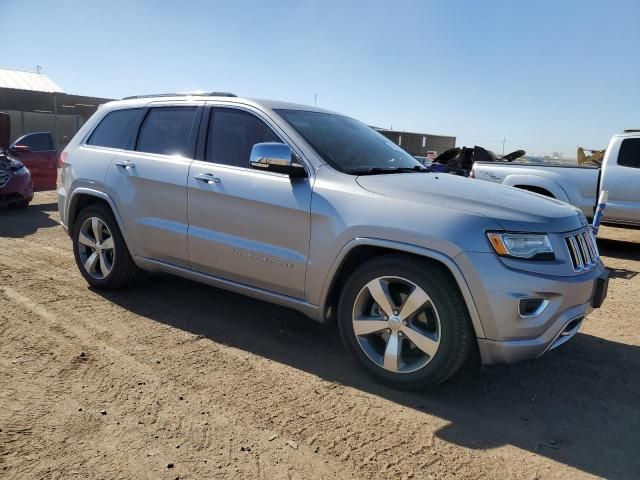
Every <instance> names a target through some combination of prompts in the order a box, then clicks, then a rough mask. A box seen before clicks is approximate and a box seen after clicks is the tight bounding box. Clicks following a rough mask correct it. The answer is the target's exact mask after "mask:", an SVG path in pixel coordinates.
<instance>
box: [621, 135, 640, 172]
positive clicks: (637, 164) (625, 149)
mask: <svg viewBox="0 0 640 480" xmlns="http://www.w3.org/2000/svg"><path fill="white" fill-rule="evenodd" d="M618 165H622V166H623V167H632V168H640V138H627V139H625V140H623V141H622V145H620V153H619V154H618Z"/></svg>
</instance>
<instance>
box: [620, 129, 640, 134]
mask: <svg viewBox="0 0 640 480" xmlns="http://www.w3.org/2000/svg"><path fill="white" fill-rule="evenodd" d="M624 133H640V128H625V130H624Z"/></svg>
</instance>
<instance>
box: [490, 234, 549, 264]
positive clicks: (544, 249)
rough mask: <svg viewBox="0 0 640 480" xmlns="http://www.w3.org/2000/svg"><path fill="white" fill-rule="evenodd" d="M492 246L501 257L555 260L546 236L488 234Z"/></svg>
mask: <svg viewBox="0 0 640 480" xmlns="http://www.w3.org/2000/svg"><path fill="white" fill-rule="evenodd" d="M487 237H489V242H491V246H492V247H493V249H494V250H495V251H496V253H497V254H498V255H500V256H501V257H516V258H530V259H534V260H553V259H554V258H555V256H554V255H553V247H552V246H551V242H550V241H549V237H548V236H547V235H546V234H541V233H499V232H487Z"/></svg>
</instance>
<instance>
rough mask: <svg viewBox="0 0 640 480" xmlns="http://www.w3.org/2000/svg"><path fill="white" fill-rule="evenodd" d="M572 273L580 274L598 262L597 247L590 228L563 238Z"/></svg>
mask: <svg viewBox="0 0 640 480" xmlns="http://www.w3.org/2000/svg"><path fill="white" fill-rule="evenodd" d="M564 240H565V243H566V244H567V249H568V250H569V257H570V258H571V264H572V267H573V271H574V272H578V273H582V272H588V271H589V270H591V269H593V268H594V267H596V266H597V265H598V263H599V261H600V253H599V252H598V245H597V244H596V239H595V237H594V236H593V232H592V231H591V227H588V228H587V229H586V230H581V231H579V232H576V233H572V234H570V235H566V236H565V237H564Z"/></svg>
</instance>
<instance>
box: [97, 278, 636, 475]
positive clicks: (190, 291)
mask: <svg viewBox="0 0 640 480" xmlns="http://www.w3.org/2000/svg"><path fill="white" fill-rule="evenodd" d="M97 293H99V294H100V295H102V296H104V297H105V298H107V299H109V300H110V301H112V302H114V303H116V304H119V305H120V306H122V307H124V308H126V309H127V310H130V311H132V312H134V313H136V314H139V315H142V316H144V317H147V318H150V319H153V320H155V321H157V322H161V323H163V324H167V325H171V326H173V327H176V328H180V329H182V330H186V331H189V332H192V333H194V334H197V335H202V336H204V337H207V338H209V339H211V340H212V341H214V342H216V343H222V344H226V345H230V346H232V347H234V348H238V349H242V350H245V351H247V352H250V353H253V354H256V355H260V356H262V357H265V358H268V359H271V360H273V361H276V362H279V363H282V364H286V365H289V366H291V367H293V368H297V369H300V370H303V371H306V372H309V373H311V374H313V375H317V376H319V377H320V378H323V379H325V380H328V381H332V382H337V383H340V384H344V385H348V386H350V387H353V388H356V389H359V390H361V391H364V392H368V393H370V394H374V395H378V396H380V397H384V398H386V399H388V400H390V401H393V402H396V403H398V404H401V405H404V406H406V407H410V408H413V409H415V410H416V412H424V413H427V414H429V415H434V416H437V417H440V418H443V419H445V420H447V421H449V422H450V424H449V425H448V426H446V427H444V428H442V429H441V430H439V431H438V432H436V435H437V436H438V437H439V438H441V439H443V440H445V441H448V442H451V443H453V444H456V445H460V446H463V447H466V448H471V449H482V450H486V449H491V448H494V447H499V446H502V445H513V446H515V447H518V448H520V449H523V450H526V451H530V452H533V453H536V454H539V455H544V456H546V457H549V458H551V459H553V460H555V461H557V462H561V463H563V464H565V465H569V466H571V467H574V468H577V469H579V470H582V471H584V472H588V473H590V474H593V475H597V476H601V477H606V478H638V476H640V455H639V453H640V424H639V421H638V419H639V418H640V414H639V413H638V405H640V375H639V374H638V372H639V371H640V347H636V346H630V345H625V344H622V343H616V342H612V341H607V340H604V339H601V338H597V337H593V336H590V335H586V334H578V335H577V336H576V337H575V338H574V339H573V340H572V341H571V342H568V343H567V344H566V345H564V346H563V347H562V348H559V349H557V350H554V351H551V352H549V353H548V354H547V355H545V356H544V357H541V358H539V359H537V360H535V361H531V362H526V363H521V364H517V365H511V366H493V367H484V368H481V367H479V366H477V364H473V363H470V364H469V365H467V366H466V367H464V368H463V370H462V371H461V372H460V373H459V374H458V375H456V376H455V377H454V378H452V379H450V380H449V381H448V382H447V383H445V384H444V385H442V386H440V387H438V388H436V389H433V390H431V391H427V392H420V393H416V392H402V391H396V390H393V389H390V388H387V387H384V386H381V385H379V384H377V383H375V382H373V381H372V380H370V379H369V378H368V377H367V376H366V375H365V374H364V373H363V372H362V371H361V370H360V369H359V368H358V367H357V366H356V365H355V361H352V360H351V359H350V358H348V356H347V354H346V353H345V352H344V350H343V349H342V346H341V344H340V342H339V337H338V334H337V329H336V327H335V325H321V324H317V323H315V322H313V321H311V320H308V319H306V318H305V317H304V316H302V315H300V314H298V313H296V312H294V311H291V310H288V309H285V308H281V307H278V306H275V305H271V304H267V303H264V302H260V301H257V300H253V299H249V298H246V297H243V296H240V295H236V294H233V293H229V292H225V291H222V290H218V289H215V288H211V287H207V286H204V285H201V284H197V283H193V282H189V281H186V280H182V279H178V278H173V277H164V276H159V277H153V278H152V279H150V280H149V281H148V282H147V283H145V284H142V285H140V286H138V287H136V288H134V289H131V290H128V291H123V292H115V293H114V292H97ZM319 359H321V360H319ZM344 421H345V422H349V421H355V419H347V418H345V419H344Z"/></svg>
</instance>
